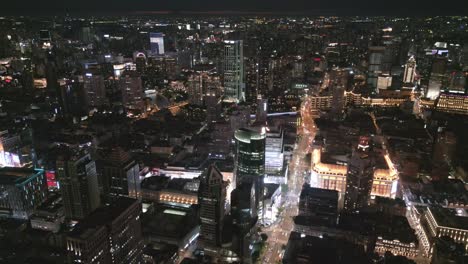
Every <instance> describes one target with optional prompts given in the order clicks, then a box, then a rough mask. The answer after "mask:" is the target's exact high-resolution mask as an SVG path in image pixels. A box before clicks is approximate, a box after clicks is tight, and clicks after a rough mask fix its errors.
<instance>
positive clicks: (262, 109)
mask: <svg viewBox="0 0 468 264" xmlns="http://www.w3.org/2000/svg"><path fill="white" fill-rule="evenodd" d="M267 115H268V99H265V98H262V96H259V97H258V98H257V112H256V115H255V121H256V122H257V123H260V124H266V121H267Z"/></svg>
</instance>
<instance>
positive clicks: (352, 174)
mask: <svg viewBox="0 0 468 264" xmlns="http://www.w3.org/2000/svg"><path fill="white" fill-rule="evenodd" d="M368 148H369V138H367V137H361V138H360V139H359V146H358V148H357V149H356V150H355V151H354V153H353V155H352V157H351V159H350V161H349V163H348V173H347V176H346V191H345V196H344V209H345V210H349V211H353V210H356V209H359V208H361V207H364V206H366V205H367V204H368V202H369V198H370V194H371V191H372V182H373V176H374V168H373V165H374V164H373V160H372V157H370V156H369V149H368Z"/></svg>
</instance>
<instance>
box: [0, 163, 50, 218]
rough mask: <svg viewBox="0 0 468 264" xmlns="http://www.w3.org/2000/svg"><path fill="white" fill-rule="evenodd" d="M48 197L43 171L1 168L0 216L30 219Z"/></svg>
mask: <svg viewBox="0 0 468 264" xmlns="http://www.w3.org/2000/svg"><path fill="white" fill-rule="evenodd" d="M46 196H47V185H46V179H45V176H44V171H43V170H34V169H26V168H10V167H4V168H0V208H1V212H0V216H5V217H10V218H16V219H29V217H30V216H31V214H32V213H33V211H34V209H36V208H37V207H38V206H39V205H41V204H42V202H43V201H44V200H45V199H46Z"/></svg>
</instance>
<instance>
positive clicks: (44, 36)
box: [39, 29, 52, 42]
mask: <svg viewBox="0 0 468 264" xmlns="http://www.w3.org/2000/svg"><path fill="white" fill-rule="evenodd" d="M39 39H40V40H41V41H44V42H50V41H51V39H52V38H51V37H50V31H49V30H47V29H41V30H40V31H39Z"/></svg>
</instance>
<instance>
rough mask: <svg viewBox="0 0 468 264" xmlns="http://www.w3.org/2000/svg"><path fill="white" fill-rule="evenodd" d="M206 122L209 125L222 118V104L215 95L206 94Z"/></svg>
mask: <svg viewBox="0 0 468 264" xmlns="http://www.w3.org/2000/svg"><path fill="white" fill-rule="evenodd" d="M204 99H205V100H204V101H205V106H206V120H207V122H208V123H212V122H215V121H216V120H217V119H218V117H219V116H220V112H221V104H220V102H219V97H218V96H217V95H216V94H215V93H207V94H205V98H204Z"/></svg>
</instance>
